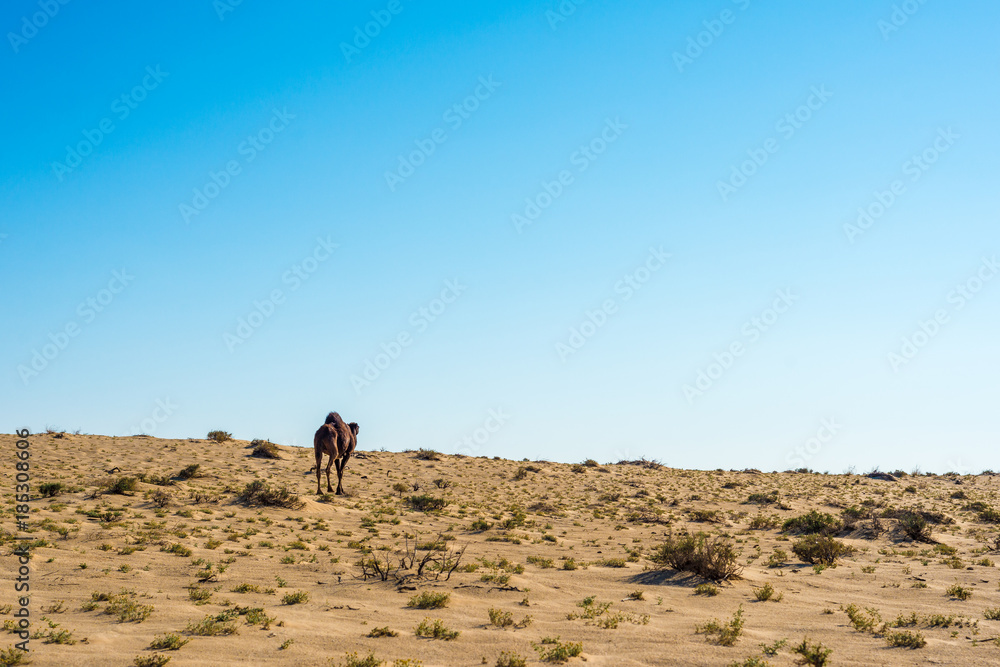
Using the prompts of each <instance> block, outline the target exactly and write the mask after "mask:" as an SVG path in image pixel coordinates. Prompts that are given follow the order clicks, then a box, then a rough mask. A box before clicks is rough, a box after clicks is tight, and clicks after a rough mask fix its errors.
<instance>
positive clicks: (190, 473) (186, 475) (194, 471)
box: [177, 463, 201, 479]
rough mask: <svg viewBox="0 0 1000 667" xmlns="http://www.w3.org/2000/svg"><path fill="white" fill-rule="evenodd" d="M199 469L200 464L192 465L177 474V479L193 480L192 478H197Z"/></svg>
mask: <svg viewBox="0 0 1000 667" xmlns="http://www.w3.org/2000/svg"><path fill="white" fill-rule="evenodd" d="M199 468H201V464H200V463H192V464H191V465H189V466H187V467H186V468H183V469H181V471H180V472H179V473H177V479H191V478H192V477H197V475H198V470H199Z"/></svg>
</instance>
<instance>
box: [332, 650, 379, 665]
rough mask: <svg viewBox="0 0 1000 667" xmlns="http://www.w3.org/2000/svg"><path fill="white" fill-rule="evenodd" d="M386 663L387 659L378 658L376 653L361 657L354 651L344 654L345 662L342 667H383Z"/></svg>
mask: <svg viewBox="0 0 1000 667" xmlns="http://www.w3.org/2000/svg"><path fill="white" fill-rule="evenodd" d="M384 663H385V661H384V660H379V659H378V658H376V657H375V654H374V653H369V654H368V655H366V656H365V657H363V658H361V657H358V654H357V652H354V653H346V654H344V662H343V663H342V665H341V666H340V667H381V665H383V664H384Z"/></svg>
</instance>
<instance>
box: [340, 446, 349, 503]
mask: <svg viewBox="0 0 1000 667" xmlns="http://www.w3.org/2000/svg"><path fill="white" fill-rule="evenodd" d="M350 459H351V455H350V453H347V454H344V457H343V459H341V461H340V465H338V466H337V495H338V496H346V495H347V494H346V493H344V471H345V470H347V462H348V461H349V460H350Z"/></svg>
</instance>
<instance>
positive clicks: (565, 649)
mask: <svg viewBox="0 0 1000 667" xmlns="http://www.w3.org/2000/svg"><path fill="white" fill-rule="evenodd" d="M532 646H534V648H535V650H536V651H538V659H539V660H541V661H542V662H554V663H560V662H566V661H567V660H569V659H570V658H575V657H577V656H578V655H580V654H581V653H583V644H581V643H579V642H577V643H575V644H574V643H573V642H565V643H563V642H560V641H559V638H558V637H545V638H543V639H542V641H541V643H539V644H532Z"/></svg>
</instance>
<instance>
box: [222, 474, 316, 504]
mask: <svg viewBox="0 0 1000 667" xmlns="http://www.w3.org/2000/svg"><path fill="white" fill-rule="evenodd" d="M237 499H238V500H239V501H240V502H242V503H245V504H247V505H250V506H252V507H253V506H264V507H286V508H289V509H298V508H300V507H302V506H303V505H304V504H305V503H303V502H302V501H301V500H299V497H298V496H297V495H296V494H294V493H292V491H291V490H289V489H288V488H286V487H284V486H281V487H277V488H272V487H271V486H270V485H269V484H268V483H267V482H265V481H263V480H260V479H257V480H254V481H252V482H250V483H249V484H247V485H246V486H245V487H244V488H243V491H241V492H240V494H239V496H237Z"/></svg>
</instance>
